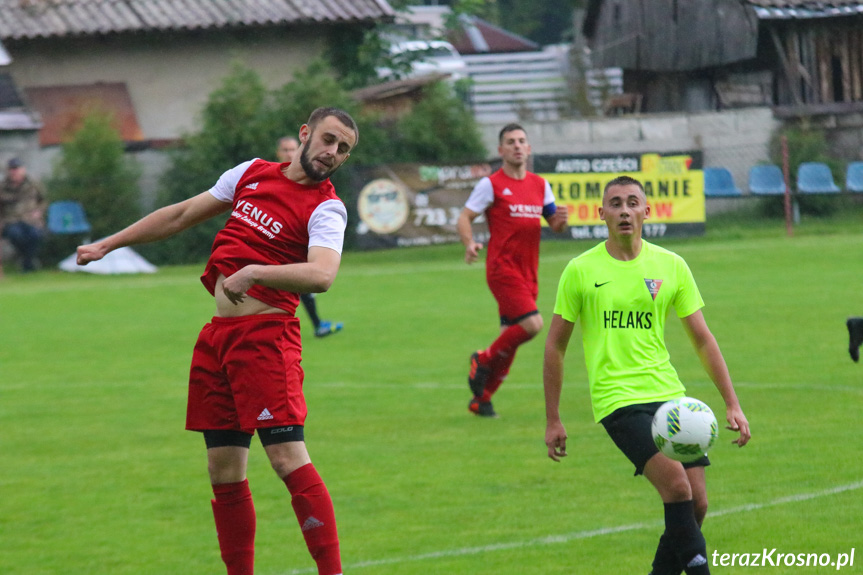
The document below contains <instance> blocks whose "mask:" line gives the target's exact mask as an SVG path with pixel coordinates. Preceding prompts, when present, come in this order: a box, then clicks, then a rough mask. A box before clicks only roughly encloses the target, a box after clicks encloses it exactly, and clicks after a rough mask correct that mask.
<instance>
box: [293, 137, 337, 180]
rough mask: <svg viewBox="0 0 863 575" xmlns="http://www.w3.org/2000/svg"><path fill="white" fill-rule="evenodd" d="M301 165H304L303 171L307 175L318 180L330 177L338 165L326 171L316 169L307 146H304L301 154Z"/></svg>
mask: <svg viewBox="0 0 863 575" xmlns="http://www.w3.org/2000/svg"><path fill="white" fill-rule="evenodd" d="M309 139H311V136H309ZM300 166H302V168H303V171H304V172H305V173H306V175H307V176H308V177H309V178H311V179H312V180H314V181H316V182H323V181H324V180H326V179H327V178H329V177H330V174H332V173H333V172H334V171H336V167H337V166H336V167H333V168H330V169H329V170H326V171H320V170H317V169H315V166H314V165H312V161H311V160H310V159H309V154H308V150H306V149H305V148H303V153H302V154H300Z"/></svg>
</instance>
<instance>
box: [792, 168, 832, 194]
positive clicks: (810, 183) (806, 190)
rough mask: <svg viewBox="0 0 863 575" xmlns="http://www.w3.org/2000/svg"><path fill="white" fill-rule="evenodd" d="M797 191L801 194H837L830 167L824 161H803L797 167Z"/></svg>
mask: <svg viewBox="0 0 863 575" xmlns="http://www.w3.org/2000/svg"><path fill="white" fill-rule="evenodd" d="M797 191H798V192H800V193H801V194H837V193H839V186H837V185H836V182H834V181H833V173H832V172H831V171H830V167H829V166H828V165H827V164H825V163H823V162H803V163H802V164H800V167H799V168H797Z"/></svg>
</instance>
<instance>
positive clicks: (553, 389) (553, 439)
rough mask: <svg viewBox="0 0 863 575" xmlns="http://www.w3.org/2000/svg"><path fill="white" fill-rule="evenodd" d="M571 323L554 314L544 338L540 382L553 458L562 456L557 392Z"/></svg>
mask: <svg viewBox="0 0 863 575" xmlns="http://www.w3.org/2000/svg"><path fill="white" fill-rule="evenodd" d="M572 325H573V324H572V323H570V322H568V321H566V320H565V319H563V318H562V317H561V316H559V315H557V314H554V315H553V316H552V317H551V325H550V326H549V328H548V336H547V337H546V340H545V357H544V360H543V364H542V383H543V387H544V388H545V420H546V424H545V445H546V446H547V447H548V456H549V457H550V458H551V459H552V460H554V461H560V458H561V457H566V429H565V428H564V427H563V422H561V420H560V394H561V391H562V389H563V359H564V357H565V356H566V348H567V346H568V345H569V338H570V336H571V335H572Z"/></svg>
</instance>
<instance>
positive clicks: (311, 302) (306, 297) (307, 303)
mask: <svg viewBox="0 0 863 575" xmlns="http://www.w3.org/2000/svg"><path fill="white" fill-rule="evenodd" d="M300 300H301V301H302V302H303V306H304V307H305V308H306V313H308V314H309V319H311V320H312V325H313V326H315V329H318V328H319V327H320V326H321V318H319V317H318V305H317V303H315V295H314V294H310V293H301V294H300Z"/></svg>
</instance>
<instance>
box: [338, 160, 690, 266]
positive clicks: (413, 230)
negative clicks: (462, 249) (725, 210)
mask: <svg viewBox="0 0 863 575" xmlns="http://www.w3.org/2000/svg"><path fill="white" fill-rule="evenodd" d="M701 162H702V159H701V152H680V153H673V154H654V153H650V154H620V155H572V156H569V155H556V156H550V155H545V156H535V157H534V158H533V166H532V169H531V171H533V172H536V173H537V174H539V175H541V176H542V177H544V178H545V179H546V180H548V182H549V184H550V185H551V188H552V191H553V192H554V195H555V203H556V204H557V205H558V208H559V209H565V210H567V211H568V212H569V226H570V227H569V230H568V231H567V232H566V235H565V237H571V238H574V239H590V238H604V237H606V236H607V229H606V227H605V224H604V222H603V221H602V220H600V218H599V207H600V206H601V205H602V190H603V187H604V186H605V184H606V183H607V182H608V181H610V180H612V179H613V178H616V177H617V176H620V175H624V174H625V175H629V176H632V177H634V178H636V179H638V180H639V181H641V182H642V183H643V184H644V188H645V193H646V195H647V201H648V204H650V210H651V215H650V218H649V219H647V220H645V225H644V236H645V237H663V236H692V235H701V234H703V233H704V220H705V217H704V176H703V171H702V164H701ZM499 166H500V162H499V161H496V162H488V163H476V164H464V165H451V164H447V165H443V164H392V165H383V166H376V167H372V168H358V169H355V170H353V171H352V180H353V187H354V188H355V189H358V190H359V193H358V194H357V196H356V211H357V215H358V216H359V218H358V219H359V221H358V223H357V224H356V227H355V228H354V232H355V233H354V245H355V246H356V247H357V248H359V249H378V248H389V247H408V246H427V245H436V244H444V243H453V242H458V241H459V237H458V232H457V230H456V222H457V220H458V216H459V214H460V213H461V210H462V207H464V204H465V201H467V198H468V196H469V195H470V192H471V190H472V189H473V187H474V186H475V185H476V184H477V182H479V180H480V179H482V178H483V177H485V176H489V175H491V174H492V173H493V172H494V171H495V170H497V169H498V168H499ZM355 221H356V220H355ZM543 225H545V221H544V220H543ZM473 230H474V237H476V238H477V240H478V241H486V239H487V235H488V228H487V227H486V225H485V221H484V218H483V217H482V216H480V217H479V218H477V219H476V220H474V226H473ZM543 234H544V235H546V234H547V235H548V237H557V238H560V237H561V236H560V234H551V232H550V230H548V229H547V228H545V229H544V230H543Z"/></svg>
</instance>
